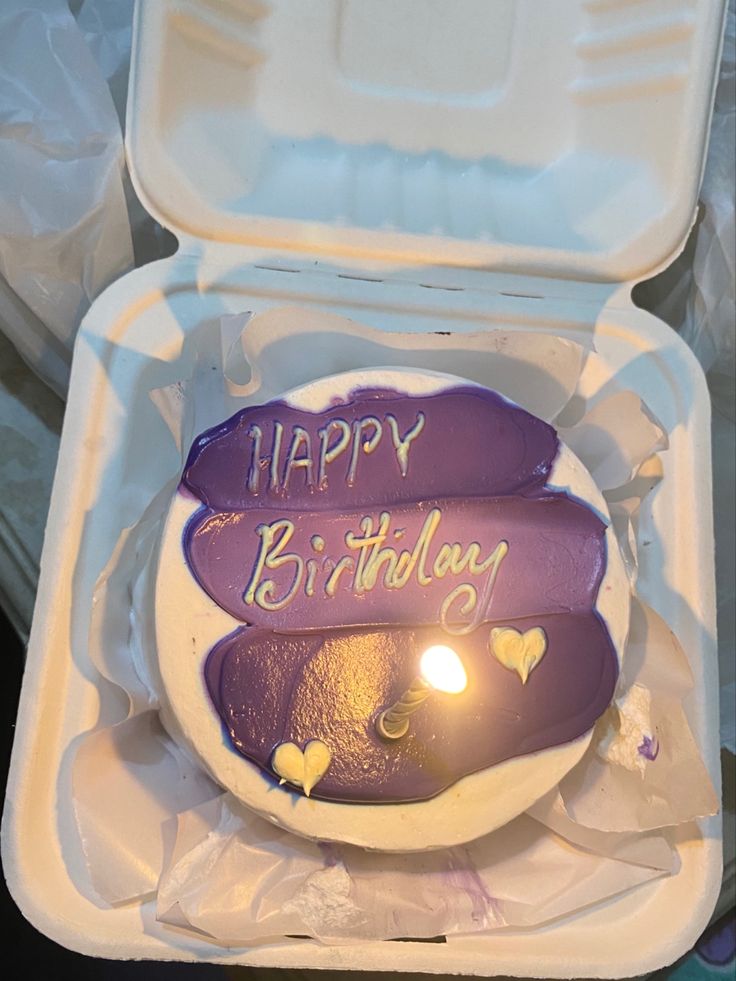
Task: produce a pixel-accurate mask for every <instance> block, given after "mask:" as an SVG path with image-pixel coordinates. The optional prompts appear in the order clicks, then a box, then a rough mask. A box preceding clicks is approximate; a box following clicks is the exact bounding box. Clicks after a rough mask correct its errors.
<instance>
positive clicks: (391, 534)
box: [182, 387, 618, 803]
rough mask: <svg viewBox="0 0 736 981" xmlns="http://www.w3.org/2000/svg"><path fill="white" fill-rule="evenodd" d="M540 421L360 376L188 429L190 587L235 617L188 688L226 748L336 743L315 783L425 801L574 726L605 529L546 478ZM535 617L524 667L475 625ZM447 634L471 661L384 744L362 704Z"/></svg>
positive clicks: (598, 639)
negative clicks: (335, 395) (324, 394)
mask: <svg viewBox="0 0 736 981" xmlns="http://www.w3.org/2000/svg"><path fill="white" fill-rule="evenodd" d="M557 451H558V441H557V436H556V434H555V431H554V430H553V429H552V427H550V426H548V425H547V424H546V423H544V422H542V421H541V420H539V419H537V418H536V417H534V416H532V415H530V414H529V413H527V412H525V411H524V410H523V409H520V408H519V407H517V406H514V405H511V404H510V403H508V402H506V401H505V400H504V399H502V398H501V397H500V396H498V395H496V394H495V393H492V392H488V391H486V390H483V389H477V388H471V387H463V388H454V389H450V390H447V391H444V392H441V393H438V394H435V395H429V396H408V395H400V394H398V393H396V392H393V391H389V390H383V389H375V390H362V391H358V392H355V393H353V394H352V395H351V396H350V397H349V398H348V400H346V402H345V403H344V404H337V405H332V406H330V408H328V409H326V410H325V411H324V412H319V413H311V412H307V411H304V410H299V409H295V408H293V407H292V406H289V405H287V404H285V403H283V402H273V403H269V404H267V405H263V406H257V407H253V408H248V409H245V410H243V411H242V412H239V413H238V414H237V415H235V416H233V417H232V418H231V419H229V420H227V422H225V423H223V424H222V425H221V426H218V427H216V428H215V429H212V430H209V431H208V432H206V433H204V434H203V435H202V436H200V437H199V438H198V439H197V440H196V441H195V443H194V445H193V447H192V449H191V451H190V454H189V459H188V461H187V465H186V468H185V471H184V475H183V478H182V491H184V492H187V493H189V494H194V495H195V496H196V497H197V498H198V499H199V500H200V501H201V502H202V507H201V508H200V509H199V510H198V511H197V512H196V514H195V515H194V516H193V518H192V520H191V521H190V522H189V524H188V526H187V528H186V529H185V532H184V539H183V546H184V554H185V556H186V560H187V562H188V564H189V567H190V569H191V571H192V574H193V575H194V576H195V578H196V579H197V581H198V583H199V584H200V585H201V587H202V588H203V589H204V590H205V591H206V592H207V593H208V595H209V596H210V597H212V599H213V600H214V601H215V602H216V603H217V604H218V605H219V606H221V607H222V608H223V609H224V610H227V611H228V612H229V613H231V614H232V615H233V616H234V617H236V618H237V619H238V620H240V621H241V623H242V624H243V626H242V627H240V628H239V629H238V630H236V631H235V632H234V633H233V634H231V635H230V636H228V637H225V638H223V640H221V641H220V642H219V643H218V644H217V645H216V646H215V648H214V649H213V650H212V651H211V652H210V653H209V655H208V657H207V660H206V664H205V668H204V677H205V682H206V685H207V688H208V691H209V693H210V696H211V698H212V702H213V704H214V706H215V707H216V709H217V711H218V713H219V715H220V718H221V719H222V722H223V724H224V727H225V729H226V731H227V734H228V738H229V739H230V741H231V743H232V745H233V747H234V749H235V750H237V751H238V752H240V753H242V754H243V755H244V756H245V757H247V758H248V759H249V760H251V761H253V762H254V763H256V764H257V765H258V766H260V767H261V768H262V769H263V770H264V771H265V772H267V773H272V770H271V766H270V764H271V758H272V755H273V752H274V749H275V748H276V746H278V745H279V744H280V743H282V742H294V743H297V745H299V746H301V747H304V745H305V744H306V743H307V742H308V741H309V740H312V739H321V740H322V741H323V742H325V743H326V744H327V745H328V746H329V748H330V750H331V753H332V760H331V763H330V766H329V769H328V770H327V772H326V774H325V775H324V777H323V778H322V779H321V781H320V782H319V783H318V784H317V786H316V787H315V788H314V789H313V791H312V795H313V796H315V797H321V798H323V799H327V800H335V801H351V802H361V803H365V802H371V803H376V802H396V801H415V800H425V799H427V798H429V797H432V796H434V795H436V794H438V793H439V792H440V791H442V790H444V789H446V788H447V787H449V786H451V785H452V784H453V783H455V782H456V781H457V780H458V779H460V778H461V777H463V776H465V775H467V774H470V773H474V772H477V771H479V770H482V769H485V768H487V767H489V766H493V765H494V764H496V763H499V762H502V761H503V760H507V759H511V758H513V757H518V756H523V755H525V754H528V753H533V752H536V751H539V750H543V749H547V748H550V747H552V746H557V745H561V744H564V743H566V742H569V741H571V740H573V739H575V738H577V737H578V736H581V735H583V734H584V733H585V732H587V731H588V730H589V729H590V728H591V727H592V725H593V724H594V723H595V721H596V719H597V718H598V717H599V716H600V715H601V713H602V712H603V711H604V710H605V708H606V706H607V705H608V704H609V702H610V700H611V697H612V695H613V690H614V687H615V684H616V678H617V673H618V663H617V658H616V653H615V650H614V648H613V645H612V642H611V639H610V637H609V634H608V631H607V629H606V626H605V624H604V622H603V621H602V620H601V618H600V617H599V616H598V614H597V613H596V612H595V603H596V598H597V594H598V590H599V587H600V583H601V580H602V577H603V574H604V572H605V564H606V546H605V525H604V523H603V522H602V521H601V519H600V517H599V516H598V515H597V513H596V512H595V511H594V510H593V509H592V508H590V507H589V506H588V505H586V504H585V503H583V502H581V501H578V500H575V499H573V498H570V497H569V496H568V495H566V494H564V493H561V492H557V491H553V490H551V489H550V488H549V487H547V486H546V481H547V479H548V477H549V473H550V470H551V468H552V465H553V462H554V459H555V457H556V454H557ZM512 626H513V628H514V629H515V630H517V631H519V632H520V633H522V634H523V633H524V632H525V631H529V630H532V629H534V628H541V630H542V631H543V632H544V635H545V638H546V650H545V652H544V655H543V656H542V658H541V660H539V661H538V663H536V665H535V667H534V669H533V670H532V671H531V674H530V675H529V677H528V679H527V680H526V683H522V680H521V677H520V674H519V673H517V671H516V670H512V669H511V668H510V667H509V666H508V665H506V666H504V664H503V663H501V660H499V659H498V658H497V657H496V656H494V653H493V649H492V643H491V631H492V630H493V628H494V627H512ZM436 643H445V644H450V645H451V646H452V647H454V649H455V650H456V651H457V653H458V654H459V656H460V658H461V660H462V661H463V664H464V666H465V669H466V672H467V675H468V685H467V688H466V690H465V692H463V693H462V694H460V695H445V694H441V693H439V692H435V693H434V694H433V695H432V696H431V697H430V698H429V700H428V701H427V702H426V703H425V705H424V706H423V707H422V708H421V709H420V711H418V712H417V713H416V714H415V715H414V716H413V717H412V721H411V726H410V729H409V732H408V734H407V735H406V736H405V737H403V738H402V739H399V740H397V741H395V742H392V743H387V742H386V741H384V740H382V739H381V738H380V737H379V736H378V735H377V733H376V729H375V720H376V718H377V716H378V715H379V714H380V713H381V711H383V709H385V708H387V707H388V706H390V705H391V704H392V703H393V702H395V701H396V700H397V699H398V698H399V697H400V696H401V695H402V693H403V692H404V691H405V690H406V689H407V688H408V686H409V685H410V684H411V682H412V681H413V680H414V678H415V677H416V676H417V673H418V664H419V659H420V655H421V653H422V651H423V650H424V649H425V648H426V647H427V646H430V645H431V644H436Z"/></svg>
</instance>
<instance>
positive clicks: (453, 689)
mask: <svg viewBox="0 0 736 981" xmlns="http://www.w3.org/2000/svg"><path fill="white" fill-rule="evenodd" d="M419 664H420V670H421V672H422V677H423V678H424V680H425V681H426V682H427V684H428V685H431V686H432V688H436V689H437V691H444V692H447V694H449V695H459V694H460V692H461V691H465V686H466V685H467V683H468V676H467V675H466V673H465V668H464V667H463V662H462V661H461V660H460V658H459V657H458V656H457V654H456V653H455V651H453V649H452V648H451V647H445V646H444V644H437V645H436V646H434V647H428V648H427V650H426V651H425V652H424V654H422V659H421V661H420V662H419Z"/></svg>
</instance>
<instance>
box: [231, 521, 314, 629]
mask: <svg viewBox="0 0 736 981" xmlns="http://www.w3.org/2000/svg"><path fill="white" fill-rule="evenodd" d="M256 534H257V535H258V536H259V537H260V539H261V541H260V545H259V548H258V556H257V558H256V561H255V564H254V566H253V572H252V574H251V577H250V580H249V582H248V585H247V586H246V587H245V592H244V593H243V600H244V602H245V605H246V606H252V605H253V604H254V603H255V604H256V605H257V606H260V607H261V609H262V610H283V609H284V607H285V606H288V605H289V603H291V601H292V600H293V599H294V597H295V596H296V594H297V592H298V591H299V587H300V585H301V582H302V578H303V576H304V559H303V558H302V557H301V556H300V555H297V554H296V552H284V549H285V548H286V546H287V545H288V544H289V542H290V541H291V539H292V537H293V535H294V522H293V521H289V520H288V519H286V518H282V519H280V520H278V521H272V522H271V524H270V525H258V527H257V528H256ZM289 566H292V567H293V570H294V571H293V576H292V580H291V584H290V585H289V588H288V589H287V590H286V592H285V593H284V594H283V595H282V596H281V598H280V599H275V598H273V596H274V593H275V592H276V588H277V587H276V583H275V582H274V581H273V580H272V579H264V580H261V576H262V575H263V573H264V571H266V570H268V571H273V570H276V569H284V568H286V569H288V568H289Z"/></svg>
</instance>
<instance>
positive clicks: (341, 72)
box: [127, 0, 723, 281]
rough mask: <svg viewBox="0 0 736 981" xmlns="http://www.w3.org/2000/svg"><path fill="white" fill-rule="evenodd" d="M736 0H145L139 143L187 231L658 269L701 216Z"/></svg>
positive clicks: (273, 248)
mask: <svg viewBox="0 0 736 981" xmlns="http://www.w3.org/2000/svg"><path fill="white" fill-rule="evenodd" d="M722 21H723V0H634V2H632V0H574V2H571V0H546V2H545V3H538V2H534V0H453V2H452V3H447V2H446V0H311V2H309V3H304V2H303V0H159V2H157V3H139V4H138V8H137V15H136V31H135V37H134V44H133V61H132V71H131V86H130V92H129V101H128V135H127V149H128V155H129V162H130V168H131V173H132V175H133V179H134V182H135V184H136V187H137V189H138V193H139V194H140V196H141V198H142V200H143V202H144V204H145V205H146V207H147V208H148V210H149V211H150V212H151V213H152V214H153V215H154V216H155V217H156V218H157V219H158V220H159V221H160V222H161V223H162V224H164V225H166V226H167V227H169V228H171V229H172V230H173V231H174V232H175V233H177V234H178V235H179V236H180V237H182V238H183V239H184V240H185V241H186V240H190V241H191V240H192V239H203V240H209V241H213V242H217V243H230V244H237V245H240V246H251V247H252V246H257V247H259V248H260V249H265V250H266V251H267V252H269V253H271V254H272V255H282V254H283V253H285V252H288V251H294V250H296V251H301V252H307V253H309V254H310V255H311V256H315V255H317V256H321V257H322V258H323V259H324V260H325V261H327V262H329V261H333V262H334V263H335V264H336V265H339V264H341V263H345V262H352V263H355V262H356V261H357V262H359V263H364V264H366V265H371V264H375V263H385V262H389V263H391V264H392V265H395V266H399V267H400V266H413V265H416V264H422V265H434V266H448V265H450V266H465V267H475V268H493V269H502V270H510V271H513V272H525V273H537V274H543V275H549V276H554V277H560V278H575V279H588V280H607V281H625V280H634V279H639V278H643V277H644V276H645V275H646V274H647V273H648V272H650V271H651V270H652V269H653V268H655V267H656V266H658V265H660V264H661V263H662V262H664V261H665V260H666V259H667V258H668V257H669V256H670V255H672V254H673V252H674V251H675V250H676V249H677V248H678V247H679V246H680V245H681V243H682V242H683V240H684V238H685V236H686V235H687V232H688V230H689V228H690V225H691V222H692V220H693V215H694V211H695V207H696V203H697V193H698V188H699V184H700V177H701V172H702V166H703V159H704V153H705V146H706V142H707V133H708V121H709V115H710V105H711V99H712V92H713V85H714V77H715V72H716V67H717V60H718V54H719V49H720V39H721V30H722Z"/></svg>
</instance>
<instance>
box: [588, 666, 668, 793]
mask: <svg viewBox="0 0 736 981" xmlns="http://www.w3.org/2000/svg"><path fill="white" fill-rule="evenodd" d="M651 705H652V695H651V692H650V691H649V689H648V688H643V687H642V686H641V685H638V684H634V685H632V686H631V688H629V689H628V690H627V691H626V692H625V693H624V694H623V695H622V696H621V698H617V699H616V700H615V702H614V703H613V705H612V706H611V707H610V708H609V709H608V712H607V713H606V716H605V719H604V721H605V722H606V723H607V725H606V728H605V730H604V733H603V736H602V737H601V741H600V743H599V744H598V747H597V750H596V751H597V753H598V755H599V756H600V757H601V759H603V760H605V761H606V762H607V763H615V764H617V765H618V766H623V767H625V768H626V769H627V770H631V772H632V773H639V774H640V775H641V776H642V777H643V776H644V771H645V770H646V768H647V763H648V762H649V760H648V759H647V757H646V756H645V755H644V754H643V753H642V752H640V747H642V746H643V745H645V742H646V741H647V740H648V741H649V742H650V743H652V742H653V740H654V733H653V729H652V722H651Z"/></svg>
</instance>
